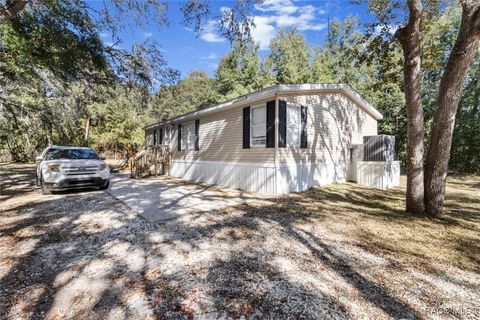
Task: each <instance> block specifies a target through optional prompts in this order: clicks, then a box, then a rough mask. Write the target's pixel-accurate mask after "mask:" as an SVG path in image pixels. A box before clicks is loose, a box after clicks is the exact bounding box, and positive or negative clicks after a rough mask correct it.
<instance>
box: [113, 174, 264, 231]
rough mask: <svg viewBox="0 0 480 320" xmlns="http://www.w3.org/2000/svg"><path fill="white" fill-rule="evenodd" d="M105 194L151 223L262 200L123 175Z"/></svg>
mask: <svg viewBox="0 0 480 320" xmlns="http://www.w3.org/2000/svg"><path fill="white" fill-rule="evenodd" d="M108 192H109V193H110V194H111V195H113V196H114V197H116V198H118V199H119V200H121V201H123V202H124V203H125V204H126V205H127V206H129V207H130V208H132V209H134V210H135V211H137V212H138V213H139V214H140V215H142V216H143V217H144V218H145V219H147V220H149V221H151V222H156V221H162V220H167V219H172V218H176V217H178V216H180V215H183V214H187V213H191V212H201V211H211V210H218V209H222V208H225V207H229V206H238V205H240V204H243V203H245V202H246V201H249V200H254V199H257V200H258V199H263V198H262V197H261V196H259V195H256V194H252V193H246V192H242V191H239V190H232V189H225V188H220V187H216V186H206V185H199V184H194V183H191V182H188V181H185V180H181V179H177V178H172V177H166V176H159V177H150V178H145V179H137V180H136V179H131V178H130V176H129V174H126V173H119V174H115V175H113V176H112V178H111V183H110V189H109V190H108Z"/></svg>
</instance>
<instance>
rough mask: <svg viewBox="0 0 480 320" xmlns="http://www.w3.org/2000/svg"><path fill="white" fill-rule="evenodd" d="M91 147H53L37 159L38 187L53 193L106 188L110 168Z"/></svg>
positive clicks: (108, 181)
mask: <svg viewBox="0 0 480 320" xmlns="http://www.w3.org/2000/svg"><path fill="white" fill-rule="evenodd" d="M103 160H104V159H102V158H100V157H99V156H98V155H97V154H96V153H95V151H93V150H92V149H91V148H85V147H62V146H52V147H48V148H46V149H45V150H44V151H43V152H42V155H41V156H39V157H36V161H37V185H38V186H41V187H42V194H50V191H58V190H67V189H78V188H88V187H98V188H99V189H107V188H108V185H109V183H110V169H109V168H108V166H107V165H106V164H105V162H104V161H103Z"/></svg>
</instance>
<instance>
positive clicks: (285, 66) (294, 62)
mask: <svg viewBox="0 0 480 320" xmlns="http://www.w3.org/2000/svg"><path fill="white" fill-rule="evenodd" d="M310 56H311V52H310V49H309V48H308V45H307V42H306V40H305V38H304V37H303V36H302V35H301V34H299V33H298V32H297V30H296V29H295V28H293V29H290V30H286V29H280V31H279V32H278V33H277V35H276V36H275V38H273V39H272V41H271V42H270V55H269V56H268V57H267V58H266V59H267V62H266V64H267V66H271V70H270V71H271V72H272V73H273V75H274V77H275V80H276V81H275V82H276V83H306V82H310V80H311V73H310Z"/></svg>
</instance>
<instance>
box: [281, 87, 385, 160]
mask: <svg viewBox="0 0 480 320" xmlns="http://www.w3.org/2000/svg"><path fill="white" fill-rule="evenodd" d="M279 99H281V100H285V101H287V105H298V106H300V105H304V106H307V107H308V120H307V130H308V138H307V139H308V148H307V149H301V148H300V147H299V146H296V147H294V146H289V145H288V144H287V147H286V148H279V149H278V151H277V155H278V162H279V163H280V164H285V163H289V164H295V163H296V164H300V163H309V164H310V163H331V164H335V165H341V166H342V167H343V166H347V165H348V162H349V159H350V148H351V147H352V145H353V144H361V143H363V136H364V135H376V134H377V121H376V120H375V119H374V118H373V117H372V116H371V115H369V114H367V113H366V112H365V111H364V110H363V109H361V108H359V107H358V106H357V105H356V104H355V103H354V102H353V101H351V100H350V99H349V98H347V97H346V96H344V95H343V94H341V93H338V92H331V93H321V94H310V95H282V96H280V97H279ZM287 130H288V128H287Z"/></svg>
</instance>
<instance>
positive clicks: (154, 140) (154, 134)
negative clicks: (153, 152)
mask: <svg viewBox="0 0 480 320" xmlns="http://www.w3.org/2000/svg"><path fill="white" fill-rule="evenodd" d="M156 144H157V130H153V145H156Z"/></svg>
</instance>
